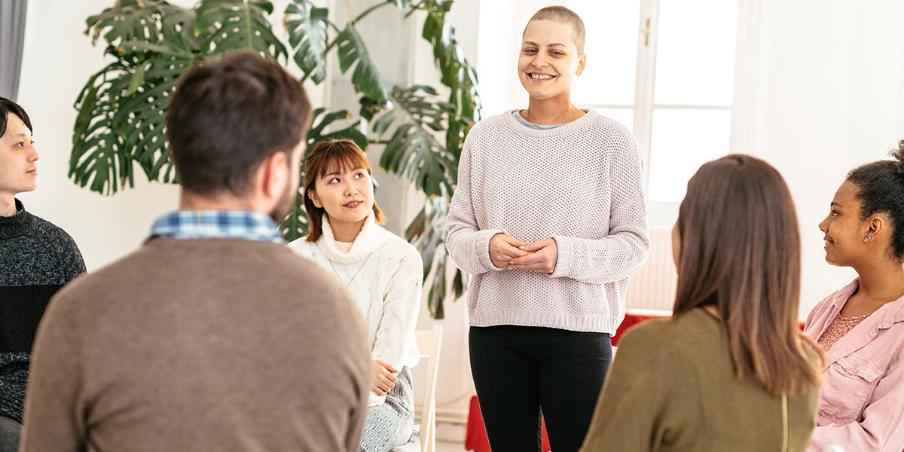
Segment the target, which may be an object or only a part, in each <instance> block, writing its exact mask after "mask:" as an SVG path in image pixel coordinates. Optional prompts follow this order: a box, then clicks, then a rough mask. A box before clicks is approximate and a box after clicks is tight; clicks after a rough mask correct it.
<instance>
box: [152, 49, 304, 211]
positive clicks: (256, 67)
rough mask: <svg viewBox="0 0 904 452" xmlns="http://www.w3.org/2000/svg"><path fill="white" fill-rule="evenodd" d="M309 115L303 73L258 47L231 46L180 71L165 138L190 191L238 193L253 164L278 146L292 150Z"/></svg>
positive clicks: (247, 181)
mask: <svg viewBox="0 0 904 452" xmlns="http://www.w3.org/2000/svg"><path fill="white" fill-rule="evenodd" d="M310 122H311V104H310V102H309V101H308V97H307V94H305V90H304V88H303V87H302V85H301V83H300V82H299V81H298V80H295V79H294V78H292V76H290V75H289V74H288V73H287V72H286V71H285V70H284V69H283V68H282V67H280V66H279V64H277V63H276V62H274V61H271V60H268V59H265V58H264V57H262V56H260V55H258V54H256V53H252V52H232V53H228V54H226V55H225V56H223V57H221V58H219V59H217V60H214V61H210V62H206V63H202V64H201V65H199V66H196V67H194V68H192V69H191V70H189V71H188V72H186V73H185V74H183V75H182V77H181V78H180V79H179V81H178V83H177V85H176V90H175V94H174V95H173V99H172V100H171V101H170V104H169V111H168V112H167V115H166V137H167V141H168V142H169V147H170V151H171V152H172V155H173V161H174V162H175V164H176V171H177V173H178V175H179V179H180V183H181V184H182V186H183V187H184V188H185V189H186V190H189V191H192V192H196V193H199V194H204V195H211V194H215V193H219V192H222V191H229V192H231V193H233V194H235V195H239V196H241V195H244V194H246V192H247V190H248V188H249V185H250V182H251V180H250V178H251V175H252V173H253V171H254V169H255V168H257V167H258V165H260V163H261V162H263V161H264V160H265V159H266V158H267V157H269V156H270V155H272V154H273V153H274V152H286V153H287V154H288V153H291V151H292V149H293V148H294V147H295V146H297V145H298V143H299V142H300V141H301V140H303V139H304V138H305V135H306V134H307V131H308V128H309V127H310Z"/></svg>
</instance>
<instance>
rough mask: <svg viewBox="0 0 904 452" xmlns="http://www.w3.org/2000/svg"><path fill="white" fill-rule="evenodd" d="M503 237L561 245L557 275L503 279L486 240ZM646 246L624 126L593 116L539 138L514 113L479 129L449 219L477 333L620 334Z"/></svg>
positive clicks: (635, 166)
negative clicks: (513, 328) (519, 328)
mask: <svg viewBox="0 0 904 452" xmlns="http://www.w3.org/2000/svg"><path fill="white" fill-rule="evenodd" d="M499 232H505V233H507V234H510V235H512V236H514V237H516V238H518V239H521V240H524V241H527V242H533V241H536V240H541V239H544V238H549V237H552V238H554V239H555V241H556V244H557V247H558V261H557V264H556V269H555V271H554V272H553V273H552V274H551V275H544V274H539V273H529V272H525V271H522V270H500V269H499V268H496V267H495V266H494V265H493V263H492V262H491V261H490V256H489V241H490V239H491V238H492V237H493V236H494V235H495V234H496V233H499ZM649 246H650V244H649V233H648V230H647V225H646V207H645V204H644V196H643V188H642V183H641V162H640V155H639V153H638V152H637V148H636V146H635V143H634V139H633V138H632V137H631V134H630V133H629V132H628V131H627V130H626V129H625V128H624V127H623V126H622V125H621V124H619V123H617V122H615V121H613V120H611V119H608V118H606V117H604V116H601V115H599V114H597V113H595V112H594V111H592V110H591V111H589V112H588V113H587V114H585V115H584V116H582V117H580V118H578V119H577V120H575V121H572V122H570V123H568V124H565V125H562V126H560V127H556V128H554V129H546V130H536V129H531V128H529V127H527V126H525V125H523V124H520V123H519V122H518V121H516V120H515V119H514V118H513V117H512V114H511V112H506V113H503V114H501V115H498V116H494V117H491V118H488V119H486V120H483V121H481V122H480V123H478V124H477V125H475V126H474V128H472V129H471V132H470V133H469V134H468V137H467V139H466V140H465V146H464V151H463V152H462V156H461V162H460V166H459V172H458V187H457V188H456V191H455V195H454V196H453V198H452V205H451V207H450V211H449V215H448V217H447V218H446V247H447V249H448V251H449V254H450V255H451V257H452V259H453V261H454V262H455V263H456V264H457V265H458V266H459V267H460V268H461V269H462V270H464V271H466V272H468V273H470V274H472V275H474V278H473V280H472V282H471V285H470V287H469V289H468V307H469V313H470V318H471V325H474V326H494V325H523V326H539V327H549V328H559V329H565V330H572V331H593V332H603V333H609V334H613V333H615V330H616V328H617V327H618V325H619V323H621V321H622V319H623V318H624V315H625V293H626V290H627V287H628V277H629V276H630V275H631V274H632V273H634V272H635V271H637V269H638V268H639V267H640V265H641V264H642V263H643V261H644V259H646V256H647V254H648V251H649Z"/></svg>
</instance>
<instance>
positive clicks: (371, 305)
mask: <svg viewBox="0 0 904 452" xmlns="http://www.w3.org/2000/svg"><path fill="white" fill-rule="evenodd" d="M289 246H290V247H291V248H292V249H293V250H295V251H296V252H298V253H299V254H301V255H302V256H304V257H306V258H308V259H311V260H313V261H314V262H316V263H317V264H319V265H320V266H321V267H322V268H323V269H325V270H326V271H327V272H328V273H330V274H331V275H333V276H335V277H336V278H337V279H338V280H339V282H340V283H341V284H342V285H343V286H345V287H346V288H348V290H349V292H351V294H352V297H353V298H354V299H355V302H356V304H357V305H358V308H359V309H360V310H361V314H362V315H363V316H364V321H365V323H366V325H367V332H368V336H367V338H368V344H369V345H370V347H371V357H372V358H373V359H379V360H381V361H385V362H387V363H389V364H392V365H393V367H395V368H397V369H399V370H401V369H402V367H409V368H411V367H414V366H416V365H417V363H418V360H419V359H420V353H419V351H418V348H417V338H416V337H415V334H414V330H415V326H416V324H417V317H418V313H419V312H420V302H421V285H422V284H421V280H422V277H421V275H422V274H423V264H422V261H421V255H420V254H419V253H418V251H417V248H415V247H414V246H412V245H411V244H410V243H408V242H406V241H405V240H404V239H402V238H401V237H398V236H396V235H395V234H393V233H391V232H389V231H387V230H386V229H384V228H382V227H380V226H379V225H378V224H376V223H374V218H373V214H371V215H370V216H369V217H368V218H367V222H366V223H365V224H364V227H363V228H362V229H361V232H360V233H358V236H357V237H356V238H355V241H354V243H353V244H352V247H351V250H349V252H348V253H343V252H341V251H340V250H339V249H338V248H337V247H336V241H335V238H334V236H333V230H332V229H331V228H330V224H329V220H328V219H327V217H325V216H324V218H323V235H322V236H321V237H320V239H319V240H317V242H313V243H312V242H308V241H306V240H305V239H303V238H301V239H298V240H295V241H293V242H292V243H290V244H289ZM384 399H385V397H378V396H377V395H375V394H373V393H371V394H370V399H369V405H376V404H380V403H382V402H383V400H384Z"/></svg>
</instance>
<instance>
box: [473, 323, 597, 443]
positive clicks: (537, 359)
mask: <svg viewBox="0 0 904 452" xmlns="http://www.w3.org/2000/svg"><path fill="white" fill-rule="evenodd" d="M469 338H470V350H471V373H472V375H473V377H474V385H475V386H476V388H477V398H478V399H479V400H480V411H481V413H482V414H483V420H484V424H485V425H486V428H487V435H488V436H489V439H490V447H491V448H492V449H493V452H506V451H516V452H524V451H530V450H538V449H539V447H540V442H539V438H540V431H539V422H538V421H539V417H540V408H541V407H542V410H543V416H544V418H545V421H546V429H547V433H549V442H550V446H551V447H552V450H554V451H555V452H572V451H577V450H578V449H579V448H580V447H581V443H582V442H583V441H584V436H585V435H586V434H587V429H588V427H589V426H590V419H591V418H592V417H593V411H594V409H595V407H596V399H597V397H599V393H600V389H602V387H603V381H604V379H605V376H606V370H607V369H608V368H609V363H610V362H611V361H612V343H611V341H610V338H609V335H608V334H605V333H581V332H575V331H565V330H558V329H552V328H539V327H523V326H493V327H473V326H472V327H471V331H470V334H469Z"/></svg>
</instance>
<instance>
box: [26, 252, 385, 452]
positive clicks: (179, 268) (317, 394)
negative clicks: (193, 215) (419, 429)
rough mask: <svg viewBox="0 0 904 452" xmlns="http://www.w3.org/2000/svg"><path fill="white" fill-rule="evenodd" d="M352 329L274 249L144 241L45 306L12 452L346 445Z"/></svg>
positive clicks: (361, 403)
mask: <svg viewBox="0 0 904 452" xmlns="http://www.w3.org/2000/svg"><path fill="white" fill-rule="evenodd" d="M364 334H365V330H364V327H363V323H362V321H361V317H360V314H359V313H358V311H357V309H356V308H355V307H354V305H353V304H352V301H351V299H350V298H349V296H348V294H347V293H346V291H345V290H344V289H343V288H342V287H341V286H339V285H338V283H336V282H335V281H334V278H332V277H330V275H328V274H326V273H325V272H323V271H322V270H321V269H320V268H318V267H317V266H316V265H315V264H313V263H310V262H307V261H305V260H304V259H303V258H301V257H299V256H297V255H296V254H295V253H293V252H292V251H291V250H290V249H289V248H288V247H287V246H286V245H284V244H279V243H267V242H258V241H250V240H239V239H209V240H172V239H163V238H161V239H155V240H152V241H150V242H149V243H147V244H146V245H145V246H144V247H142V248H141V249H140V250H139V251H137V252H135V253H133V254H131V255H129V256H127V257H126V258H125V259H123V260H121V261H119V262H117V263H115V264H113V265H111V266H109V267H106V268H104V269H102V270H100V271H98V272H96V273H93V274H91V275H88V276H86V277H82V278H79V279H76V280H75V281H74V282H73V283H72V284H71V285H69V286H67V287H66V288H64V289H63V290H62V291H60V293H58V295H57V296H56V297H55V298H54V299H53V300H52V301H51V306H50V307H49V309H48V311H47V314H46V316H45V317H44V321H43V323H42V324H41V327H40V329H39V332H38V338H37V340H36V344H35V349H34V355H33V359H32V367H31V377H32V381H31V382H30V385H29V387H28V394H27V398H26V408H25V424H24V425H25V431H24V436H23V446H22V447H23V449H22V450H24V451H42V452H43V451H53V452H67V451H80V450H86V451H130V452H142V451H148V452H150V451H153V452H160V451H168V452H173V451H207V450H211V451H214V450H215V451H249V452H250V451H288V450H292V451H315V450H317V451H321V450H329V451H340V450H347V451H351V450H357V446H358V442H359V438H360V435H361V426H362V424H363V421H364V417H365V416H366V406H365V403H366V400H367V383H368V380H369V373H370V365H369V362H370V361H369V359H370V353H369V349H368V348H367V346H366V343H365V336H364Z"/></svg>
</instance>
